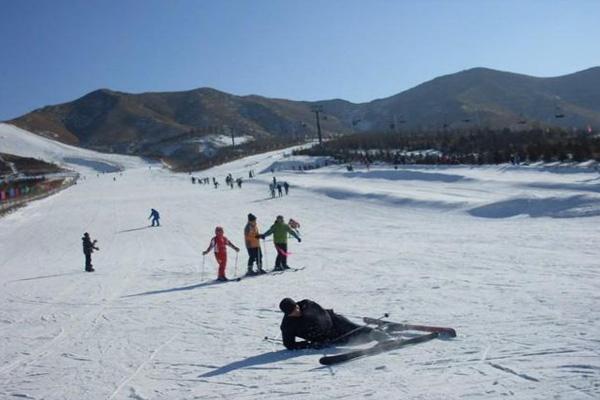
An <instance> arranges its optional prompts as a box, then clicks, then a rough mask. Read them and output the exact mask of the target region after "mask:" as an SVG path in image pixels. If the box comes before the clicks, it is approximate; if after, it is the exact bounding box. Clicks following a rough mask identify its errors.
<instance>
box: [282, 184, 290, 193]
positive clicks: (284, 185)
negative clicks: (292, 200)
mask: <svg viewBox="0 0 600 400" xmlns="http://www.w3.org/2000/svg"><path fill="white" fill-rule="evenodd" d="M283 189H284V190H285V195H286V196H287V195H288V191H289V190H290V185H289V183H287V181H285V182H283Z"/></svg>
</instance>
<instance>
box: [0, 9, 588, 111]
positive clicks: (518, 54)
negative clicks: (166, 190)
mask: <svg viewBox="0 0 600 400" xmlns="http://www.w3.org/2000/svg"><path fill="white" fill-rule="evenodd" d="M599 18H600V1H598V0H571V1H553V0H531V1H527V0H520V1H513V0H502V1H496V0H477V1H475V0H473V1H470V0H446V1H443V0H419V1H401V0H396V1H391V0H389V1H386V0H368V1H367V0H364V1H358V0H330V1H325V0H323V1H313V0H302V1H292V0H271V1H267V0H245V1H243V0H239V1H234V0H214V1H208V0H207V1H202V0H190V1H183V0H169V1H167V0H164V1H158V0H118V1H117V0H102V1H96V0H78V1H75V0H70V1H66V0H48V1H45V0H35V1H34V0H0V120H6V119H10V118H14V117H17V116H19V115H22V114H24V113H27V112H29V111H32V110H33V109H35V108H39V107H42V106H45V105H49V104H57V103H62V102H67V101H71V100H74V99H76V98H78V97H81V96H83V95H84V94H86V93H88V92H90V91H93V90H96V89H99V88H109V89H113V90H119V91H124V92H133V93H140V92H147V91H180V90H189V89H193V88H197V87H204V86H208V87H213V88H216V89H219V90H222V91H225V92H229V93H234V94H239V95H246V94H259V95H263V96H268V97H280V98H289V99H294V100H323V99H330V98H343V99H346V100H349V101H353V102H366V101H370V100H373V99H376V98H381V97H387V96H391V95H394V94H396V93H399V92H401V91H403V90H406V89H409V88H411V87H413V86H416V85H418V84H420V83H422V82H425V81H428V80H430V79H433V78H435V77H437V76H440V75H444V74H449V73H454V72H458V71H460V70H463V69H468V68H473V67H480V66H482V67H489V68H494V69H499V70H504V71H511V72H518V73H524V74H528V75H534V76H558V75H564V74H568V73H572V72H576V71H579V70H582V69H586V68H590V67H593V66H599V65H600V45H598V43H600V23H598V21H599Z"/></svg>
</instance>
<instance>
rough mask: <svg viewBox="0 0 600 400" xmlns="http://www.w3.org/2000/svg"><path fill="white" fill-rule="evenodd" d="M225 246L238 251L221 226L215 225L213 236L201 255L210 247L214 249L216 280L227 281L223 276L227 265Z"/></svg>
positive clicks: (209, 249)
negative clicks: (217, 270)
mask: <svg viewBox="0 0 600 400" xmlns="http://www.w3.org/2000/svg"><path fill="white" fill-rule="evenodd" d="M227 246H229V247H231V248H232V249H234V250H235V251H236V252H239V251H240V249H239V248H238V247H237V246H236V245H234V244H233V243H231V242H230V241H229V239H227V238H226V237H225V235H224V232H223V228H221V227H220V226H217V227H216V228H215V236H214V237H213V238H212V239H211V240H210V244H209V245H208V248H207V249H206V250H205V251H203V252H202V255H206V254H208V252H210V251H211V250H212V249H215V258H216V259H217V263H218V264H219V273H218V276H217V280H218V281H222V282H223V281H228V279H227V277H226V276H225V268H226V267H227Z"/></svg>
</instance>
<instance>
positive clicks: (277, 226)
mask: <svg viewBox="0 0 600 400" xmlns="http://www.w3.org/2000/svg"><path fill="white" fill-rule="evenodd" d="M288 233H289V234H290V235H292V236H293V237H295V238H296V239H300V238H299V237H298V235H297V234H296V232H294V230H293V229H292V228H290V227H289V226H288V224H286V223H285V222H275V223H274V224H273V225H271V227H270V228H269V230H268V231H266V232H265V233H264V234H263V235H262V237H267V236H269V235H271V234H273V242H274V243H281V244H286V243H287V239H288Z"/></svg>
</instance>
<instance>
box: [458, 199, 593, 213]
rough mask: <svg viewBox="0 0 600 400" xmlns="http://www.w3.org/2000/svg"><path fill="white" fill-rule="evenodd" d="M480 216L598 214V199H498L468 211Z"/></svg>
mask: <svg viewBox="0 0 600 400" xmlns="http://www.w3.org/2000/svg"><path fill="white" fill-rule="evenodd" d="M468 213H469V214H470V215H472V216H474V217H480V218H510V217H514V216H517V215H529V216H530V217H532V218H539V217H551V218H581V217H594V216H598V215H600V200H598V199H596V198H590V197H586V196H583V195H577V196H571V197H563V198H560V197H549V198H541V199H535V198H533V199H529V198H526V199H511V200H504V201H498V202H495V203H491V204H487V205H484V206H481V207H476V208H473V209H471V210H469V211H468Z"/></svg>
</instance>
